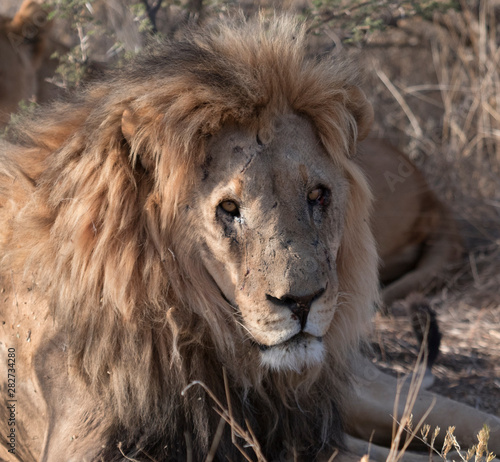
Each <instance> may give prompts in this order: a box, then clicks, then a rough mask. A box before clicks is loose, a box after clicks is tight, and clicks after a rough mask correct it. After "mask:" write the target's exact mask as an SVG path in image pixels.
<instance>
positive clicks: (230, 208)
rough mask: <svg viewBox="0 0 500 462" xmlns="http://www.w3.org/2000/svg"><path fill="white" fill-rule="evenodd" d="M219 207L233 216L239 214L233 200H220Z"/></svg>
mask: <svg viewBox="0 0 500 462" xmlns="http://www.w3.org/2000/svg"><path fill="white" fill-rule="evenodd" d="M219 207H220V208H221V209H222V210H224V212H227V213H229V214H230V215H232V216H233V217H237V216H238V215H239V214H240V208H239V207H238V204H237V203H236V202H234V201H222V202H221V203H220V204H219Z"/></svg>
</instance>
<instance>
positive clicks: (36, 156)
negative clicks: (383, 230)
mask: <svg viewBox="0 0 500 462" xmlns="http://www.w3.org/2000/svg"><path fill="white" fill-rule="evenodd" d="M304 49H305V46H304V28H303V27H300V26H298V25H297V24H296V23H295V22H294V21H293V20H292V19H289V18H286V17H285V18H276V19H274V20H272V21H266V20H263V19H261V20H260V21H258V22H251V23H245V22H244V21H241V22H238V21H236V22H235V23H229V24H219V25H218V26H212V27H211V28H210V29H209V30H207V31H205V32H196V31H191V32H188V33H186V35H185V36H184V37H182V38H180V39H179V40H178V41H176V42H171V43H164V44H162V45H158V46H156V47H154V48H152V49H150V50H149V51H148V52H147V53H144V55H143V56H142V57H139V58H138V59H137V60H135V61H134V62H133V63H132V64H131V65H129V66H128V67H127V68H125V69H124V70H122V71H120V72H117V73H116V74H114V75H112V76H110V77H109V78H108V79H107V80H104V81H102V82H101V83H99V84H96V85H94V86H93V87H92V88H90V89H89V90H88V91H87V92H86V93H84V94H81V95H80V96H79V97H78V99H77V100H76V101H74V102H73V103H64V104H63V103H61V104H58V105H55V106H53V107H52V108H51V109H45V110H44V111H43V119H41V118H38V117H36V116H35V118H33V119H32V120H31V121H28V120H25V121H24V122H22V123H21V124H20V125H19V126H18V133H17V138H16V139H14V140H13V141H14V143H15V144H11V145H7V144H4V145H3V146H2V147H1V148H0V151H1V153H2V160H1V163H0V165H1V167H0V168H1V176H0V203H1V206H2V208H1V212H0V213H1V217H2V222H3V224H4V226H3V228H2V231H1V234H0V236H1V240H0V242H1V245H2V253H3V259H2V267H1V269H2V273H1V274H2V275H3V276H2V288H3V290H2V310H1V319H2V344H3V347H2V353H3V356H4V358H3V359H2V364H9V368H10V371H11V372H10V373H11V376H7V374H6V373H4V374H3V375H2V380H3V381H4V387H3V389H2V393H3V394H2V396H3V399H4V400H6V399H7V398H8V399H9V400H16V401H9V402H8V403H7V402H6V403H5V404H6V405H5V406H2V409H3V412H4V413H5V412H8V413H7V415H2V422H8V421H9V419H15V426H14V428H13V430H12V431H11V432H10V433H6V431H5V430H4V431H3V432H2V438H3V439H4V449H3V450H4V453H3V454H2V455H1V456H2V457H8V458H10V459H12V458H13V454H15V456H16V457H17V458H18V460H23V461H31V460H42V461H50V462H54V461H68V460H72V461H83V460H87V461H89V460H102V461H113V460H125V459H126V460H157V461H165V460H175V461H183V460H195V461H198V460H204V459H205V457H206V456H207V454H208V453H209V452H210V453H211V454H212V455H214V457H215V459H216V460H233V461H235V460H244V457H243V455H242V453H243V452H244V453H246V456H247V457H250V458H253V459H256V458H257V457H259V458H261V460H262V458H263V457H264V456H265V457H267V458H268V460H270V461H271V460H288V459H289V458H291V459H293V458H295V459H296V460H303V461H311V460H326V459H327V458H328V457H329V456H330V455H331V454H332V453H333V452H334V451H335V450H337V449H339V450H341V451H342V457H345V458H349V450H355V449H356V447H357V446H358V443H357V442H355V441H354V440H351V439H346V438H345V436H344V429H345V428H347V429H348V430H349V431H351V432H352V434H354V435H356V436H358V437H365V436H366V435H368V437H369V436H370V434H371V430H372V429H373V428H375V429H376V433H375V439H376V440H378V441H380V442H386V441H387V440H388V439H390V434H391V431H390V430H391V424H392V421H391V418H390V415H391V414H392V413H393V405H392V401H393V398H394V395H393V393H394V390H393V389H394V386H395V381H394V380H393V379H391V378H387V377H385V376H383V375H377V374H379V373H377V372H376V371H375V369H373V366H371V364H370V363H365V362H363V360H362V359H361V356H360V353H359V347H360V343H361V342H362V341H363V339H364V337H365V332H366V330H367V329H368V327H369V324H370V318H371V314H372V307H373V305H374V302H375V301H376V299H377V271H376V270H377V256H376V252H375V245H374V241H373V238H372V235H371V232H370V228H369V208H370V193H369V189H368V186H367V183H366V181H365V178H364V176H363V174H362V172H361V170H360V168H359V167H358V166H357V165H356V164H355V163H354V162H353V160H352V157H353V155H354V152H355V149H356V144H357V142H358V140H360V139H362V138H363V137H364V136H365V135H366V134H367V133H368V131H369V127H370V123H371V120H372V110H371V107H370V105H369V104H368V102H367V101H366V99H365V96H364V95H363V93H362V92H361V91H360V90H359V89H358V88H357V87H356V86H355V84H354V83H353V79H354V78H355V71H354V69H353V68H352V66H348V65H345V64H341V63H335V62H333V61H330V60H328V59H324V60H321V61H320V60H309V59H306V57H305V51H304ZM8 361H9V362H8ZM374 371H375V373H373V372H374ZM355 376H356V377H355ZM13 380H15V381H13ZM193 381H199V382H197V383H200V382H201V384H202V385H203V386H202V385H198V386H192V387H190V388H189V389H186V387H187V386H188V385H189V384H191V383H192V382H193ZM351 385H355V386H354V387H351ZM206 390H209V391H210V395H209V394H208V392H207V391H206ZM212 397H213V398H216V399H217V400H218V401H219V402H220V403H222V405H223V406H226V407H227V408H228V409H229V413H228V414H223V415H224V418H226V419H230V420H231V422H232V427H231V428H232V429H233V430H232V429H231V428H230V427H229V426H228V425H225V426H224V425H223V423H224V422H223V420H222V419H221V417H220V415H219V414H218V413H217V412H216V411H215V410H214V409H213V408H214V407H216V408H217V406H216V405H215V403H214V401H213V399H212ZM431 401H432V395H430V394H426V393H423V394H422V397H421V399H420V400H419V402H418V403H417V405H416V407H415V414H416V416H419V415H421V414H422V413H423V412H424V411H425V410H426V409H427V407H428V404H430V403H431ZM450 403H451V401H447V400H441V399H440V400H439V401H438V404H437V405H436V407H437V409H438V412H437V413H435V414H434V415H433V416H432V415H431V417H430V419H431V422H433V423H436V422H439V423H440V424H441V425H442V426H446V425H447V424H448V423H450V424H451V423H455V424H457V425H463V426H464V427H466V428H465V430H464V434H463V436H464V438H469V437H471V436H472V435H469V434H468V432H469V431H471V430H472V429H477V428H479V427H480V426H481V424H482V422H483V421H485V420H486V419H488V416H486V415H484V414H481V413H479V412H478V411H474V410H472V409H469V408H466V407H465V406H460V405H459V404H456V405H453V404H450ZM7 404H9V406H10V407H7ZM465 416H467V420H466V419H465ZM455 418H456V419H457V420H454V419H455ZM449 419H451V421H450V420H449ZM489 419H490V420H489V421H490V423H491V424H497V427H496V428H494V429H493V430H492V433H493V434H494V436H495V437H496V440H495V439H494V440H493V445H494V446H495V445H497V446H496V448H498V440H499V439H500V438H498V436H499V435H500V433H499V432H500V430H499V428H500V425H498V424H499V423H500V421H499V420H498V419H495V418H494V417H490V418H489ZM11 421H12V420H11ZM238 425H239V426H240V427H242V428H243V429H244V430H245V431H247V433H248V434H247V435H246V438H247V439H250V440H252V444H251V445H248V444H246V442H245V441H243V439H242V437H241V436H242V435H241V433H240V431H239V430H238V429H237V426H238ZM9 428H10V427H9ZM379 429H380V432H379ZM459 436H460V435H459ZM464 441H465V440H464ZM469 441H470V440H469ZM495 441H497V442H495ZM465 442H466V443H467V441H465ZM348 445H349V447H348ZM492 449H493V448H492ZM8 450H10V451H11V452H10V454H9V453H7V451H8ZM240 451H241V452H240Z"/></svg>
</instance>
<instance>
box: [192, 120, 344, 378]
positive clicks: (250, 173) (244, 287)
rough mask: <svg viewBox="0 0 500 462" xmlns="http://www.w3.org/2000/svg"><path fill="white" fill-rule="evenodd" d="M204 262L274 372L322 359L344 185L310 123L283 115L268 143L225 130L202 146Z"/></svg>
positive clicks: (334, 288) (199, 211)
mask: <svg viewBox="0 0 500 462" xmlns="http://www.w3.org/2000/svg"><path fill="white" fill-rule="evenodd" d="M201 175H202V179H201V182H200V183H201V186H200V195H199V199H198V201H197V203H196V205H195V206H194V207H193V208H192V210H191V213H194V214H196V215H197V216H198V217H199V222H200V224H201V226H202V232H201V235H200V240H201V241H202V242H200V246H199V248H201V249H202V251H201V254H200V256H201V258H202V260H203V263H204V265H205V267H206V268H207V269H208V271H209V273H210V275H211V276H212V278H213V279H214V281H215V282H216V284H217V285H218V287H219V288H220V290H221V292H222V293H223V295H224V297H225V298H226V299H227V300H228V301H229V302H230V303H231V304H232V305H233V306H234V307H235V309H236V310H237V311H238V312H239V313H240V314H241V318H242V323H243V324H244V327H245V329H246V330H247V331H248V333H249V337H250V338H251V340H253V342H255V343H256V344H257V345H258V346H259V347H260V350H261V359H262V363H263V364H265V365H268V366H269V367H271V368H273V369H294V370H301V369H303V368H304V367H308V366H310V365H313V364H316V363H318V362H320V361H322V359H323V356H324V348H323V345H322V337H323V336H324V335H325V334H326V333H327V331H328V328H329V325H330V323H331V321H332V318H333V315H334V312H335V309H336V300H337V293H338V279H337V272H336V256H337V251H338V248H339V245H340V240H341V237H342V230H343V221H344V213H345V207H346V200H347V193H348V182H347V180H346V178H345V177H344V176H343V173H342V171H341V169H340V168H339V167H337V166H336V165H334V163H333V161H332V160H331V159H330V157H329V156H328V154H327V153H326V151H325V149H324V148H323V147H322V145H321V143H320V141H319V139H318V137H317V136H316V134H315V132H314V130H313V128H312V126H311V124H310V123H309V122H308V121H307V120H305V119H304V118H301V117H298V116H294V115H285V116H281V117H280V118H278V120H277V121H276V126H275V131H274V135H273V136H272V139H271V140H270V141H269V142H267V141H266V140H260V139H259V136H258V135H257V133H255V131H251V130H246V129H242V128H239V127H236V126H227V127H225V128H224V129H223V130H222V131H221V132H220V133H219V134H218V135H217V136H215V137H214V138H213V139H212V140H211V141H210V142H209V145H208V148H207V162H206V163H205V165H204V166H203V171H202V172H201Z"/></svg>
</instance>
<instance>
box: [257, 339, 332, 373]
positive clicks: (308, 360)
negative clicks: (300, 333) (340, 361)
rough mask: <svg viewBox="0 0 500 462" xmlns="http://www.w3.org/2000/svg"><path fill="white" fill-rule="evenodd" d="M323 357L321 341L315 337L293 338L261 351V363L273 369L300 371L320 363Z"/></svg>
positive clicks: (323, 350) (323, 349) (323, 351)
mask: <svg viewBox="0 0 500 462" xmlns="http://www.w3.org/2000/svg"><path fill="white" fill-rule="evenodd" d="M324 358H325V347H324V346H323V342H321V340H319V339H317V338H315V337H309V336H308V337H305V338H304V337H300V338H294V339H292V340H290V341H288V342H285V343H282V344H279V345H276V346H273V347H270V348H268V349H266V350H264V351H261V356H260V360H261V364H262V366H264V367H268V368H269V369H271V370H274V371H295V372H302V371H303V370H304V369H307V368H309V367H312V366H315V365H317V364H319V363H322V362H323V360H324Z"/></svg>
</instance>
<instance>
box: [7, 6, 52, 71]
mask: <svg viewBox="0 0 500 462" xmlns="http://www.w3.org/2000/svg"><path fill="white" fill-rule="evenodd" d="M51 26H52V22H51V21H50V20H49V10H48V9H47V8H46V6H44V5H42V4H41V2H40V1H38V2H37V1H33V0H25V1H24V2H23V3H22V5H21V8H19V11H18V12H17V13H16V15H15V16H14V17H13V18H12V20H11V22H10V24H9V39H10V41H11V43H12V44H13V45H14V46H18V47H29V50H30V53H31V56H32V61H33V65H34V67H35V68H36V67H39V66H40V65H41V63H42V59H43V55H44V52H45V48H46V45H47V40H48V34H49V31H50V29H51Z"/></svg>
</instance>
